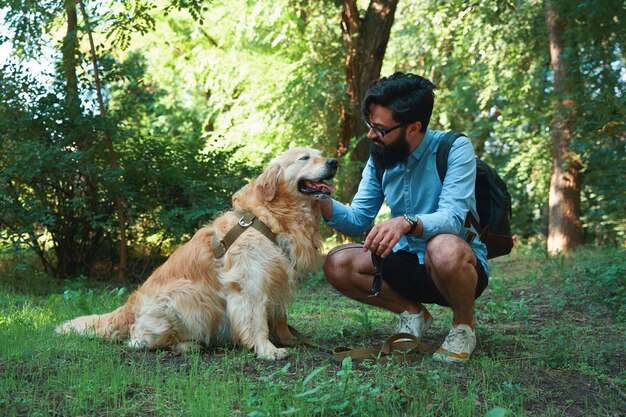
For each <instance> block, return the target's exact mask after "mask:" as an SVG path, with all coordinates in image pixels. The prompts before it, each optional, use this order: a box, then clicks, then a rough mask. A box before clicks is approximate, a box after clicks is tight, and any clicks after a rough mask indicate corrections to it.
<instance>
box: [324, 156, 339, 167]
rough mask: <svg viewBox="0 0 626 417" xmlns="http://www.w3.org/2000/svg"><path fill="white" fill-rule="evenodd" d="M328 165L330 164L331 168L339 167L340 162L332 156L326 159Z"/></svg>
mask: <svg viewBox="0 0 626 417" xmlns="http://www.w3.org/2000/svg"><path fill="white" fill-rule="evenodd" d="M326 165H328V166H329V167H330V168H333V169H337V167H338V166H339V162H338V161H337V160H336V159H334V158H331V159H327V160H326Z"/></svg>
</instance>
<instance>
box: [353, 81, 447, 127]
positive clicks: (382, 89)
mask: <svg viewBox="0 0 626 417" xmlns="http://www.w3.org/2000/svg"><path fill="white" fill-rule="evenodd" d="M434 88H435V85H434V84H433V83H431V82H430V81H428V80H427V79H426V78H424V77H420V76H419V75H415V74H410V73H406V74H405V73H403V72H396V73H394V74H393V75H391V76H389V77H383V78H381V79H380V80H379V81H377V82H376V84H374V85H373V86H372V87H371V88H370V89H369V91H368V92H367V95H366V96H365V100H363V106H362V107H361V111H362V112H363V116H364V117H365V118H366V119H368V120H369V115H370V106H371V105H372V104H378V105H380V106H383V107H386V108H388V109H389V110H391V114H392V116H393V118H394V120H395V121H397V122H398V123H402V124H411V123H414V122H417V121H420V122H422V128H421V132H425V131H426V128H427V127H428V123H429V122H430V116H431V114H432V112H433V104H434V102H435V93H434V92H433V90H434Z"/></svg>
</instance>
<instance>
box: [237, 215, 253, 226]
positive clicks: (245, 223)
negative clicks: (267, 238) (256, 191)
mask: <svg viewBox="0 0 626 417" xmlns="http://www.w3.org/2000/svg"><path fill="white" fill-rule="evenodd" d="M245 217H246V216H241V218H240V219H239V226H241V227H243V228H246V227H250V226H251V225H252V223H254V217H252V220H250V221H249V222H246V221H245V220H244V218H245Z"/></svg>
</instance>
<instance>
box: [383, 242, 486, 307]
mask: <svg viewBox="0 0 626 417" xmlns="http://www.w3.org/2000/svg"><path fill="white" fill-rule="evenodd" d="M476 272H477V273H478V282H477V283H476V294H475V298H474V299H476V298H478V297H479V296H480V295H481V294H482V293H483V291H484V290H485V288H487V283H488V282H489V278H488V277H487V274H486V273H485V269H484V268H483V265H482V263H481V262H480V261H479V260H478V259H477V260H476ZM382 275H383V280H384V281H385V282H387V284H389V286H391V288H393V289H394V290H395V291H396V292H397V293H399V294H401V295H403V296H404V297H406V298H409V299H411V300H413V301H416V302H418V303H425V304H439V305H442V306H449V305H450V304H448V302H447V301H446V299H445V298H444V296H443V295H442V294H441V293H440V292H439V290H438V289H437V287H436V286H435V283H434V282H433V279H432V277H431V276H430V275H429V274H428V272H426V267H425V266H424V265H422V264H420V261H419V258H418V257H417V255H416V254H414V253H410V252H406V251H397V252H395V253H394V252H392V253H391V254H389V256H387V257H386V258H384V259H383V260H382Z"/></svg>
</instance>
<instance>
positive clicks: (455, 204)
mask: <svg viewBox="0 0 626 417" xmlns="http://www.w3.org/2000/svg"><path fill="white" fill-rule="evenodd" d="M475 184H476V161H475V155H474V148H473V146H472V143H471V142H470V141H469V139H467V138H466V137H462V138H459V139H457V140H456V141H455V142H454V144H453V145H452V148H451V149H450V154H449V155H448V169H447V171H446V176H445V178H444V181H443V187H442V189H441V195H440V196H439V202H438V208H437V211H435V212H434V213H427V214H418V217H419V218H420V219H421V220H422V224H423V232H422V238H423V239H425V240H428V239H430V238H432V237H433V236H435V235H438V234H442V233H450V234H455V235H459V234H460V232H461V229H462V228H463V227H464V222H465V217H466V215H467V213H468V211H470V210H473V211H475V207H476V198H475V196H474V187H475Z"/></svg>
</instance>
